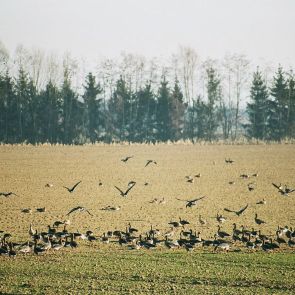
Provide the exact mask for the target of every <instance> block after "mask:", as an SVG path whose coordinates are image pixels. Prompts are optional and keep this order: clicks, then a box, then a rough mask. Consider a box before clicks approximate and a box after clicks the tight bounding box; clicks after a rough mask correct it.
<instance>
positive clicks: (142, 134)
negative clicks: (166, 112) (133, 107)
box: [134, 83, 156, 142]
mask: <svg viewBox="0 0 295 295" xmlns="http://www.w3.org/2000/svg"><path fill="white" fill-rule="evenodd" d="M136 97H137V104H138V106H137V114H136V126H135V136H134V139H135V141H139V142H143V141H148V142H149V141H154V140H155V134H154V129H155V119H156V118H155V106H156V102H155V99H154V94H153V92H152V90H151V84H150V83H147V84H146V85H145V87H144V88H143V89H141V90H139V91H138V92H137V93H136Z"/></svg>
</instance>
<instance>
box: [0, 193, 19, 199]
mask: <svg viewBox="0 0 295 295" xmlns="http://www.w3.org/2000/svg"><path fill="white" fill-rule="evenodd" d="M0 196H4V197H5V198H8V197H10V196H17V197H19V196H18V195H17V194H15V193H13V192H8V193H0Z"/></svg>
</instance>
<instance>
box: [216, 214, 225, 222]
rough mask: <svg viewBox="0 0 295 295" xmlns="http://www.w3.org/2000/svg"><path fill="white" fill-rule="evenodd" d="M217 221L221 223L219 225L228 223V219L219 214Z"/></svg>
mask: <svg viewBox="0 0 295 295" xmlns="http://www.w3.org/2000/svg"><path fill="white" fill-rule="evenodd" d="M216 220H217V221H218V222H219V223H224V222H225V221H226V218H225V217H224V216H222V215H221V214H220V215H219V214H218V213H217V215H216Z"/></svg>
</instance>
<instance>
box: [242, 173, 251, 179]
mask: <svg viewBox="0 0 295 295" xmlns="http://www.w3.org/2000/svg"><path fill="white" fill-rule="evenodd" d="M240 178H244V179H247V178H250V175H248V174H241V175H240Z"/></svg>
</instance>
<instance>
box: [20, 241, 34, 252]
mask: <svg viewBox="0 0 295 295" xmlns="http://www.w3.org/2000/svg"><path fill="white" fill-rule="evenodd" d="M18 252H20V253H22V254H27V253H31V252H32V248H31V247H30V244H29V242H27V243H25V244H23V245H21V246H20V247H19V248H18Z"/></svg>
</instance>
